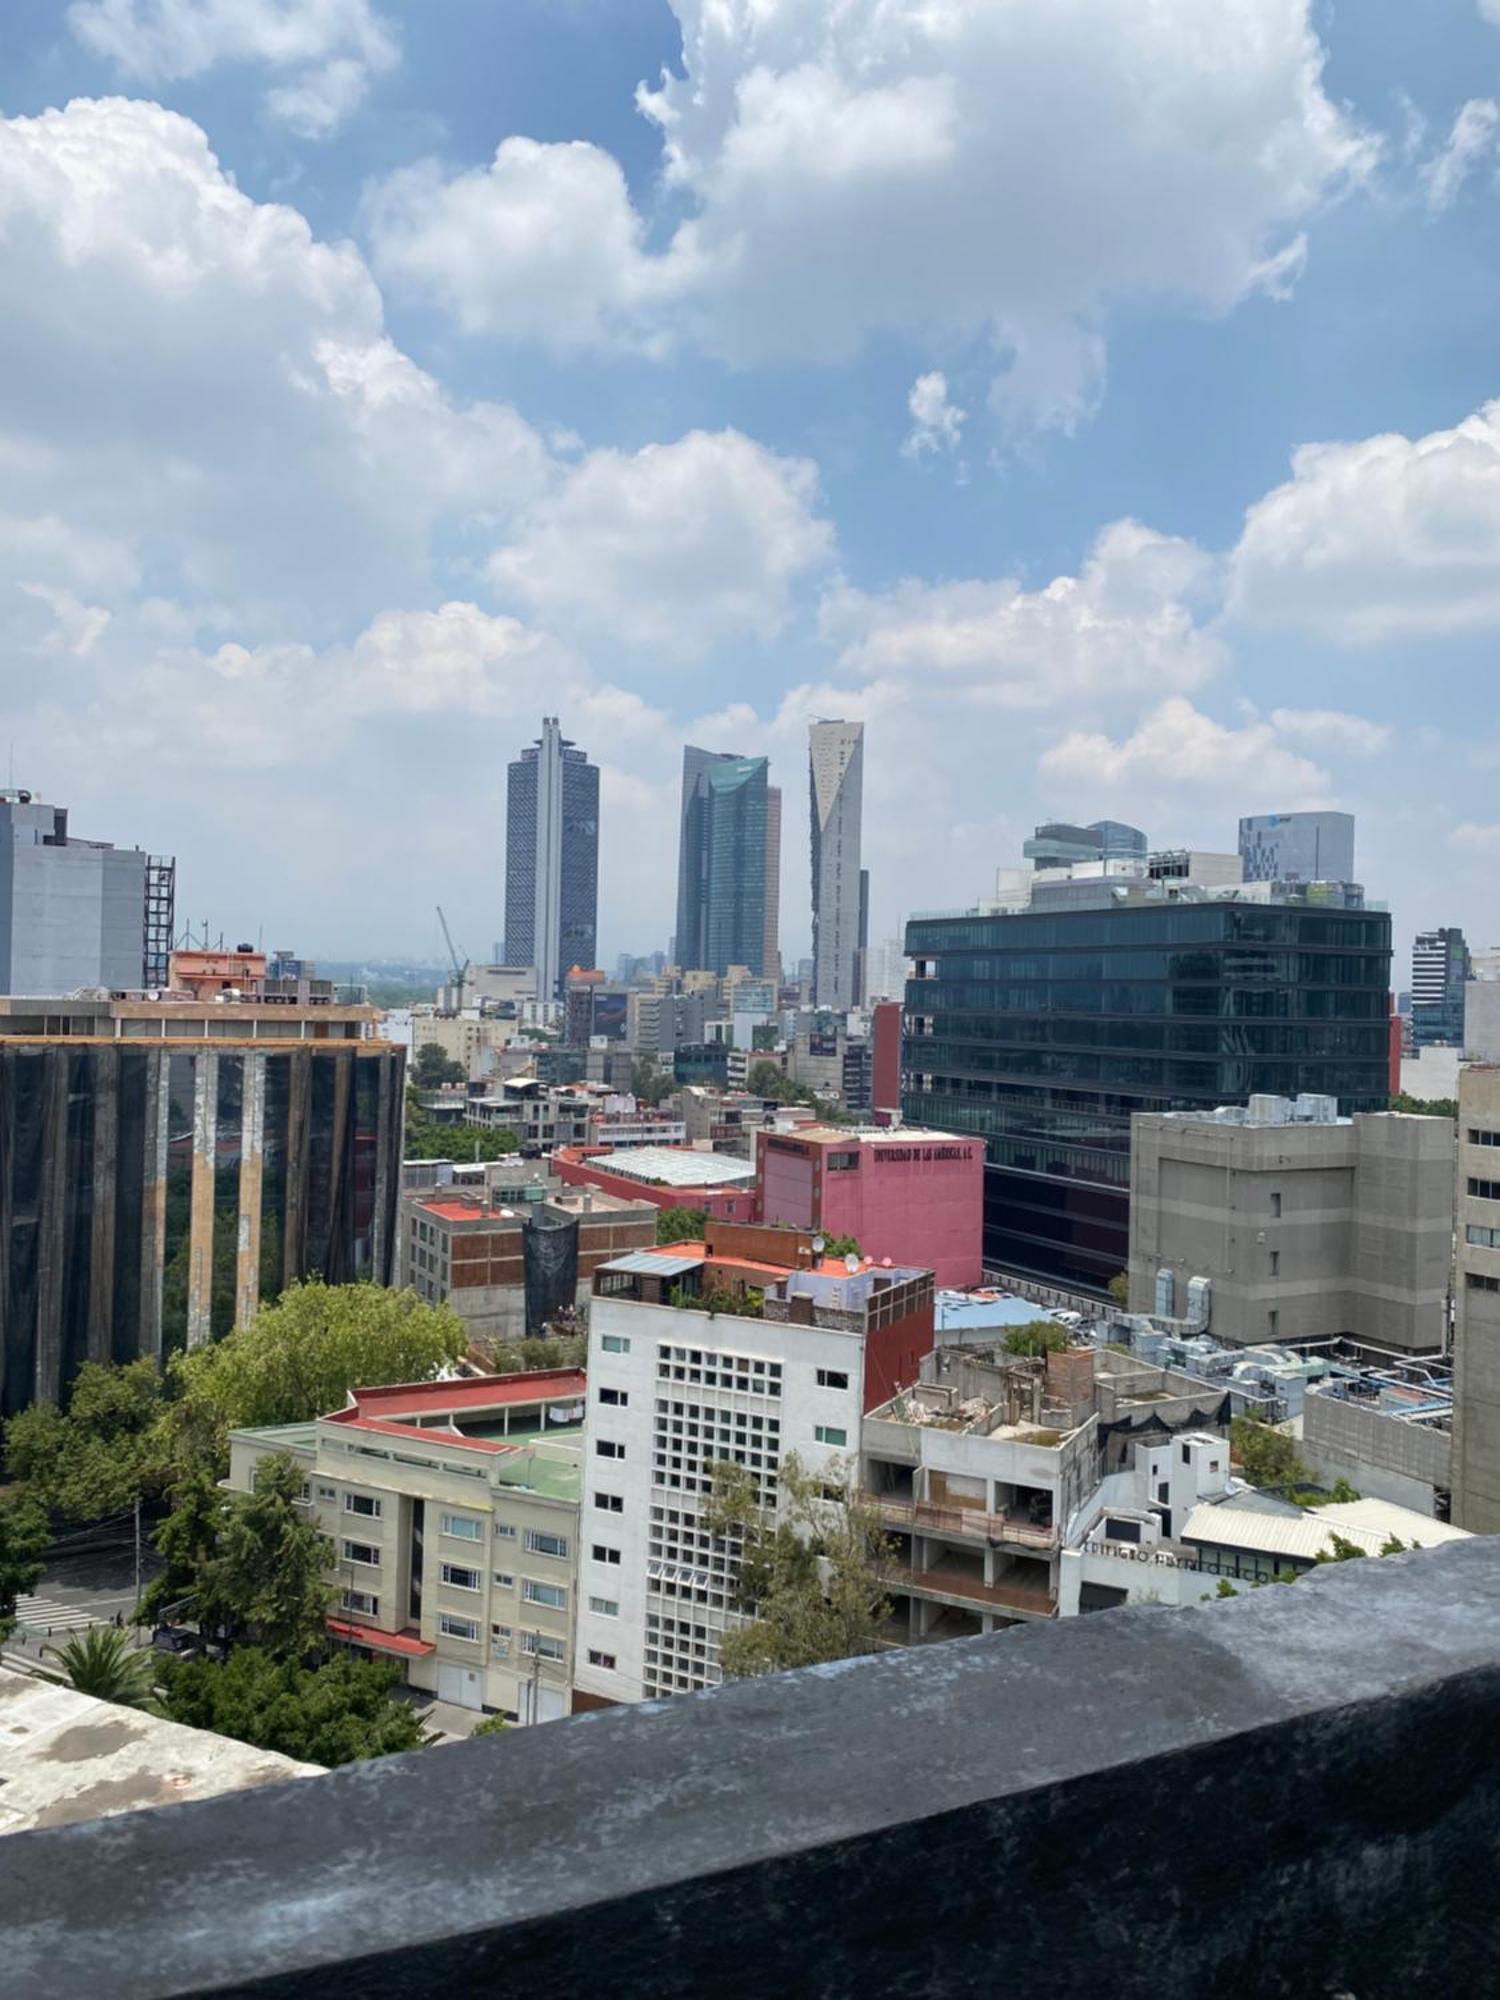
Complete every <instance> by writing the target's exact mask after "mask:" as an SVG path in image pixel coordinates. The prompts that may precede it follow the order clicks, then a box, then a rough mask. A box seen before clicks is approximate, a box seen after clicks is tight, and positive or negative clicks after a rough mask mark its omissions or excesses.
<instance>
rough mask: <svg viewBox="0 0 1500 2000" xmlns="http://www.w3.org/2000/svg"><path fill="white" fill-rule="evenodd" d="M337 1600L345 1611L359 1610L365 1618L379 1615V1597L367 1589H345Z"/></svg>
mask: <svg viewBox="0 0 1500 2000" xmlns="http://www.w3.org/2000/svg"><path fill="white" fill-rule="evenodd" d="M339 1601H340V1602H341V1603H342V1605H343V1607H344V1609H345V1610H346V1611H361V1612H363V1613H364V1615H365V1617H366V1618H378V1617H379V1616H380V1599H379V1598H378V1597H375V1596H372V1595H371V1593H370V1592H369V1591H368V1590H346V1591H345V1592H344V1595H343V1597H342V1598H341V1599H340V1600H339Z"/></svg>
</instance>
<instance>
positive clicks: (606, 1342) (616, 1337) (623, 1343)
mask: <svg viewBox="0 0 1500 2000" xmlns="http://www.w3.org/2000/svg"><path fill="white" fill-rule="evenodd" d="M599 1345H600V1347H601V1348H603V1350H604V1352H605V1353H606V1354H628V1353H629V1352H630V1342H629V1341H628V1340H627V1339H626V1338H625V1335H624V1334H623V1333H602V1334H600V1336H599Z"/></svg>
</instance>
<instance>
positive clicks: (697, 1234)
mask: <svg viewBox="0 0 1500 2000" xmlns="http://www.w3.org/2000/svg"><path fill="white" fill-rule="evenodd" d="M707 1227H708V1210H707V1209H706V1208H659V1209H658V1210H657V1211H656V1240H657V1242H658V1243H701V1242H702V1241H703V1232H704V1230H705V1229H706V1228H707Z"/></svg>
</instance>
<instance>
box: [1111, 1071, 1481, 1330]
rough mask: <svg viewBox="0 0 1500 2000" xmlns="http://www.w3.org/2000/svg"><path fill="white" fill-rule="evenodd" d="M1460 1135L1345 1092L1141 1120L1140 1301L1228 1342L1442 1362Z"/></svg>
mask: <svg viewBox="0 0 1500 2000" xmlns="http://www.w3.org/2000/svg"><path fill="white" fill-rule="evenodd" d="M1452 1233H1453V1126H1452V1124H1451V1122H1450V1121H1449V1120H1448V1119H1446V1118H1414V1117H1406V1116H1402V1115H1400V1114H1397V1113H1392V1112H1365V1113H1361V1114H1360V1115H1358V1116H1356V1117H1354V1118H1340V1117H1339V1116H1338V1115H1337V1106H1336V1105H1335V1103H1334V1101H1333V1100H1332V1099H1331V1098H1320V1097H1303V1098H1298V1099H1296V1100H1295V1101H1293V1100H1290V1099H1287V1098H1282V1097H1252V1098H1251V1099H1250V1101H1249V1104H1248V1105H1247V1106H1227V1107H1224V1108H1221V1109H1220V1110H1217V1111H1213V1112H1207V1113H1200V1112H1172V1113H1163V1114H1155V1113H1153V1114H1150V1115H1138V1116H1137V1117H1135V1118H1133V1119H1132V1120H1131V1170H1130V1303H1131V1306H1132V1309H1133V1310H1134V1311H1136V1312H1149V1313H1153V1314H1155V1315H1156V1316H1158V1317H1161V1318H1168V1319H1170V1318H1174V1317H1178V1318H1184V1319H1188V1320H1192V1321H1193V1322H1194V1323H1196V1324H1197V1325H1198V1326H1200V1327H1201V1328H1202V1329H1203V1330H1204V1331H1207V1332H1211V1333H1213V1334H1214V1335H1215V1337H1216V1338H1218V1339H1219V1340H1221V1341H1226V1342H1229V1343H1231V1344H1235V1345H1255V1344H1258V1343H1260V1342H1264V1341H1272V1342H1277V1341H1280V1342H1287V1341H1296V1342H1306V1341H1335V1340H1347V1341H1352V1342H1355V1343H1357V1344H1359V1345H1360V1346H1362V1347H1365V1348H1368V1349H1370V1350H1371V1351H1372V1352H1383V1353H1389V1354H1440V1353H1441V1352H1442V1351H1443V1347H1444V1342H1445V1338H1446V1331H1447V1301H1448V1274H1449V1268H1450V1262H1451V1243H1452Z"/></svg>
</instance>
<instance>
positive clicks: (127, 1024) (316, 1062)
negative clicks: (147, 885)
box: [0, 1000, 404, 1415]
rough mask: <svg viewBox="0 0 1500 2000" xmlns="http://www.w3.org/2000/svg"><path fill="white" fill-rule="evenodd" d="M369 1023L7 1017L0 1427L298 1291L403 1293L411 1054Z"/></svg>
mask: <svg viewBox="0 0 1500 2000" xmlns="http://www.w3.org/2000/svg"><path fill="white" fill-rule="evenodd" d="M43 1006H45V1007H46V1009H47V1010H48V1011H47V1013H46V1014H45V1015H43V1014H35V1017H34V1018H33V1013H32V1010H36V1009H38V1008H39V1007H43ZM373 1019H374V1016H373V1014H372V1013H371V1011H370V1010H369V1009H368V1008H364V1007H324V1008H317V1009H312V1008H308V1009H303V1008H300V1007H297V1006H295V1005H272V1004H270V1003H262V1004H260V1005H258V1006H254V1005H252V1004H251V1003H246V1004H245V1005H243V1006H221V1007H217V1008H206V1009H205V1008H198V1007H196V1006H194V1005H192V1004H182V1003H178V1004H159V1003H151V1002H125V1003H119V1002H111V1001H92V1002H90V1001H74V1000H54V1001H48V1002H37V1001H12V1002H9V1003H5V1004H4V1006H3V1007H0V1412H3V1413H4V1414H5V1415H12V1414H14V1413H15V1411H17V1410H20V1409H24V1408H25V1407H26V1406H27V1404H28V1403H31V1402H32V1401H34V1400H45V1401H57V1400H59V1399H60V1398H61V1397H62V1396H63V1395H64V1393H65V1392H66V1389H67V1386H68V1384H69V1383H70V1382H71V1381H72V1379H73V1377H74V1376H75V1375H76V1374H77V1372H78V1369H79V1367H80V1366H81V1365H82V1364H83V1362H85V1361H89V1360H95V1361H130V1360H134V1359H135V1358H136V1357H138V1356H140V1355H146V1354H149V1355H154V1356H158V1357H159V1356H161V1355H163V1354H165V1353H170V1352H171V1351H173V1350H174V1349H177V1348H182V1347H188V1346H196V1345H199V1344H201V1343H202V1342H204V1341H207V1340H212V1339H217V1338H219V1337H220V1336H222V1335H223V1334H225V1333H228V1332H229V1331H230V1329H231V1328H232V1327H233V1326H235V1325H236V1324H243V1323H244V1322H245V1321H246V1320H247V1319H249V1318H250V1317H251V1316H252V1315H253V1313H254V1311H255V1309H256V1307H257V1305H258V1304H259V1303H260V1302H261V1301H262V1300H265V1299H272V1298H275V1297H276V1296H277V1294H278V1293H280V1292H281V1291H282V1290H283V1288H284V1287H285V1286H287V1285H289V1284H291V1283H292V1282H293V1281H294V1280H295V1279H297V1278H301V1277H310V1276H321V1277H324V1278H327V1279H328V1280H329V1281H330V1282H333V1283H342V1282H345V1281H348V1280H352V1279H357V1278H371V1279H374V1280H376V1281H377V1282H379V1283H382V1284H386V1283H389V1282H390V1276H391V1258H392V1250H393V1244H394V1229H395V1214H396V1198H397V1194H398V1192H399V1185H400V1150H401V1114H402V1067H403V1063H404V1055H403V1052H402V1051H401V1050H400V1049H398V1048H395V1047H392V1046H391V1045H389V1044H387V1043H384V1042H376V1041H372V1040H369V1039H366V1033H367V1027H368V1024H369V1022H371V1021H372V1020H373Z"/></svg>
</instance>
